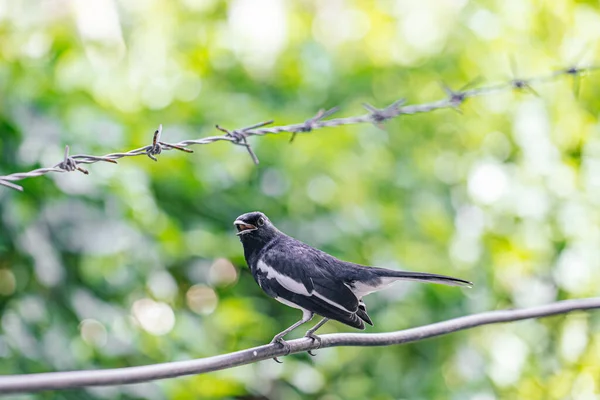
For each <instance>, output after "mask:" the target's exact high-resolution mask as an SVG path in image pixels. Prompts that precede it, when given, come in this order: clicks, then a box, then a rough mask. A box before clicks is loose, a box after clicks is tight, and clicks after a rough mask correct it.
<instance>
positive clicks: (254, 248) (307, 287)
mask: <svg viewBox="0 0 600 400" xmlns="http://www.w3.org/2000/svg"><path fill="white" fill-rule="evenodd" d="M233 224H234V225H235V227H236V230H237V232H236V235H237V236H238V237H239V239H240V241H241V243H242V246H243V249H244V258H245V259H246V263H247V264H248V267H249V268H250V272H251V273H252V276H253V277H254V279H255V280H256V283H258V286H260V288H261V289H262V290H263V291H264V292H265V293H266V294H267V295H268V296H270V297H272V298H274V299H275V300H277V301H279V302H280V303H283V304H285V305H287V306H289V307H293V308H296V309H299V310H301V311H302V318H301V319H300V320H299V321H298V322H296V323H295V324H293V325H291V326H290V327H288V328H286V329H285V330H283V331H281V332H280V333H278V334H277V335H275V336H274V337H273V340H271V344H273V343H278V344H280V345H282V346H284V347H285V348H287V349H288V351H289V345H288V344H287V343H286V342H285V340H283V338H284V336H285V335H287V334H288V333H290V332H291V331H293V330H294V329H296V328H297V327H299V326H300V325H302V324H304V323H306V322H308V321H310V320H311V319H312V318H313V317H314V316H315V315H320V316H321V317H323V319H321V321H319V322H318V323H317V324H316V325H315V326H313V327H312V328H311V329H309V330H308V331H307V332H306V334H305V337H308V338H311V339H312V340H317V341H319V342H320V341H321V339H320V338H319V337H318V336H317V335H316V334H315V332H316V331H317V329H319V328H320V327H322V326H323V325H324V324H325V323H326V322H327V321H329V320H335V321H339V322H341V323H343V324H346V325H348V326H351V327H353V328H357V329H361V330H363V329H365V323H367V324H369V325H373V321H372V320H371V318H370V317H369V315H368V314H367V307H366V305H365V302H364V301H363V297H364V296H366V295H368V294H370V293H373V292H376V291H379V290H382V289H384V288H386V287H388V286H389V285H391V284H392V283H394V282H396V281H398V280H408V281H419V282H428V283H439V284H444V285H450V286H465V287H471V286H472V285H473V284H472V283H471V282H469V281H466V280H463V279H459V278H452V277H450V276H445V275H438V274H430V273H424V272H409V271H400V270H392V269H387V268H380V267H370V266H365V265H360V264H355V263H352V262H347V261H342V260H339V259H337V258H335V257H333V256H332V255H329V254H327V253H325V252H324V251H321V250H319V249H316V248H314V247H311V246H309V245H307V244H305V243H303V242H301V241H300V240H297V239H295V238H293V237H291V236H288V235H286V234H285V233H283V232H281V231H280V230H279V229H277V228H276V227H275V225H273V223H272V222H271V221H270V220H269V218H268V217H267V216H266V215H265V214H263V213H262V212H260V211H253V212H249V213H246V214H242V215H240V216H239V217H237V218H236V219H235V221H234V223H233ZM309 353H310V352H309ZM310 354H311V355H314V354H312V353H310ZM274 359H275V361H277V362H280V361H279V360H278V359H277V358H274Z"/></svg>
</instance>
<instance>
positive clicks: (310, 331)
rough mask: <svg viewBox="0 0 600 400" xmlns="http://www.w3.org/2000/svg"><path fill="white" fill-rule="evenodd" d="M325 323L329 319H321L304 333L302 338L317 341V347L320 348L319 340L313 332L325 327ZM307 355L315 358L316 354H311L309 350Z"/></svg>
mask: <svg viewBox="0 0 600 400" xmlns="http://www.w3.org/2000/svg"><path fill="white" fill-rule="evenodd" d="M327 321H329V318H323V319H322V320H320V321H319V322H318V323H317V324H316V325H315V326H313V327H312V328H310V329H309V330H308V331H307V332H306V334H305V335H304V337H307V338H311V339H312V340H313V341H315V340H316V341H318V342H319V347H321V338H320V337H318V336H317V335H315V332H316V331H317V329H319V328H320V327H322V326H323V325H325V322H327ZM308 354H310V355H311V356H313V357H314V356H316V354H315V353H313V352H312V350H309V351H308Z"/></svg>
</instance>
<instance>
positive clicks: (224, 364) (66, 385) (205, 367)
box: [0, 297, 600, 394]
mask: <svg viewBox="0 0 600 400" xmlns="http://www.w3.org/2000/svg"><path fill="white" fill-rule="evenodd" d="M596 309H600V298H599V297H596V298H593V297H592V298H587V299H575V300H563V301H557V302H555V303H550V304H545V305H541V306H536V307H530V308H523V309H516V310H497V311H487V312H482V313H479V314H472V315H467V316H464V317H459V318H454V319H449V320H446V321H442V322H437V323H434V324H430V325H424V326H419V327H416V328H411V329H406V330H402V331H396V332H387V333H336V334H327V335H319V338H320V340H313V339H311V338H307V337H304V338H301V339H294V340H289V341H286V342H287V344H288V346H287V347H285V348H284V347H283V346H280V345H279V344H277V343H274V344H267V345H264V346H259V347H254V348H251V349H245V350H240V351H236V352H234V353H229V354H221V355H217V356H212V357H207V358H199V359H196V360H185V361H172V362H166V363H162V364H153V365H144V366H139V367H125V368H116V369H104V370H95V371H94V370H82V371H66V372H46V373H37V374H25V375H13V376H0V394H9V393H32V392H37V391H40V390H64V389H73V388H78V387H89V386H114V385H126V384H132V383H139V382H148V381H153V380H157V379H166V378H174V377H178V376H184V375H193V374H203V373H207V372H212V371H219V370H223V369H229V368H233V367H237V366H240V365H246V364H252V363H255V362H258V361H262V360H268V359H270V358H273V357H281V356H287V355H289V354H294V353H301V352H305V351H311V350H318V349H324V348H327V347H337V346H368V347H372V346H391V345H397V344H405V343H411V342H418V341H421V340H424V339H429V338H433V337H437V336H442V335H447V334H449V333H453V332H457V331H462V330H465V329H470V328H475V327H478V326H482V325H490V324H497V323H503V322H512V321H520V320H524V319H530V318H543V317H549V316H552V315H559V314H566V313H570V312H573V311H588V310H589V311H591V310H596Z"/></svg>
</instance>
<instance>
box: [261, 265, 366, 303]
mask: <svg viewBox="0 0 600 400" xmlns="http://www.w3.org/2000/svg"><path fill="white" fill-rule="evenodd" d="M256 267H257V268H258V270H260V271H262V272H264V273H265V274H267V278H268V279H275V280H276V281H277V282H279V284H280V285H281V286H283V287H284V288H286V289H287V290H289V291H290V292H293V293H296V294H301V295H303V296H315V297H317V298H319V299H321V300H323V301H324V302H326V303H329V304H331V305H332V306H334V307H337V308H339V309H340V310H343V311H345V312H348V313H353V312H354V311H350V310H348V309H347V308H346V307H344V306H342V305H341V304H339V303H336V302H335V301H333V300H331V299H329V298H327V297H325V296H323V295H322V294H321V293H319V292H317V291H316V290H313V291H312V292H309V291H308V289H306V286H304V284H303V283H302V282H298V281H296V280H295V279H293V278H291V277H289V276H287V275H284V274H282V273H280V272H277V271H276V270H275V269H274V268H273V267H271V266H270V265H268V264H267V263H265V262H264V261H262V260H259V261H258V263H257V264H256ZM276 300H277V301H279V302H281V303H283V304H285V305H288V306H290V307H294V308H300V307H298V306H297V305H295V304H294V303H292V302H290V301H288V300H285V299H282V298H281V297H278V298H276ZM301 309H302V308H301Z"/></svg>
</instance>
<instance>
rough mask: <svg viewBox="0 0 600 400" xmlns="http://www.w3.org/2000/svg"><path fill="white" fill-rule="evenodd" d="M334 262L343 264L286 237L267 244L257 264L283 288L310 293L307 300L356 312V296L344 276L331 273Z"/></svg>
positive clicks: (296, 292) (300, 292) (293, 291)
mask: <svg viewBox="0 0 600 400" xmlns="http://www.w3.org/2000/svg"><path fill="white" fill-rule="evenodd" d="M336 263H339V264H340V267H343V264H342V262H341V261H339V260H337V259H335V258H333V257H332V256H330V255H328V254H327V253H324V252H322V251H319V250H316V249H313V248H312V247H310V246H308V245H305V244H304V243H302V242H298V241H295V240H294V241H292V240H288V241H284V242H283V243H281V244H280V245H278V246H272V247H271V248H269V250H268V251H266V252H265V253H264V254H263V255H262V257H261V258H260V259H259V261H258V265H257V268H258V270H260V271H261V272H262V273H263V274H266V277H267V278H272V279H275V280H276V281H277V282H278V283H279V284H280V285H281V286H282V287H283V288H285V289H286V290H288V291H290V292H292V293H295V294H297V295H301V296H306V297H310V301H309V302H310V303H314V304H320V305H321V306H322V307H325V308H327V309H330V308H332V307H333V308H334V309H339V310H340V311H341V312H343V313H350V314H352V313H355V312H356V311H357V310H358V299H357V298H356V296H355V295H354V293H353V292H352V291H351V290H350V289H349V288H348V287H347V286H346V285H344V283H343V280H342V279H341V278H340V277H337V276H335V275H334V274H333V273H332V267H333V268H335V264H336ZM289 300H291V301H293V299H289ZM319 314H320V313H319Z"/></svg>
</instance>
